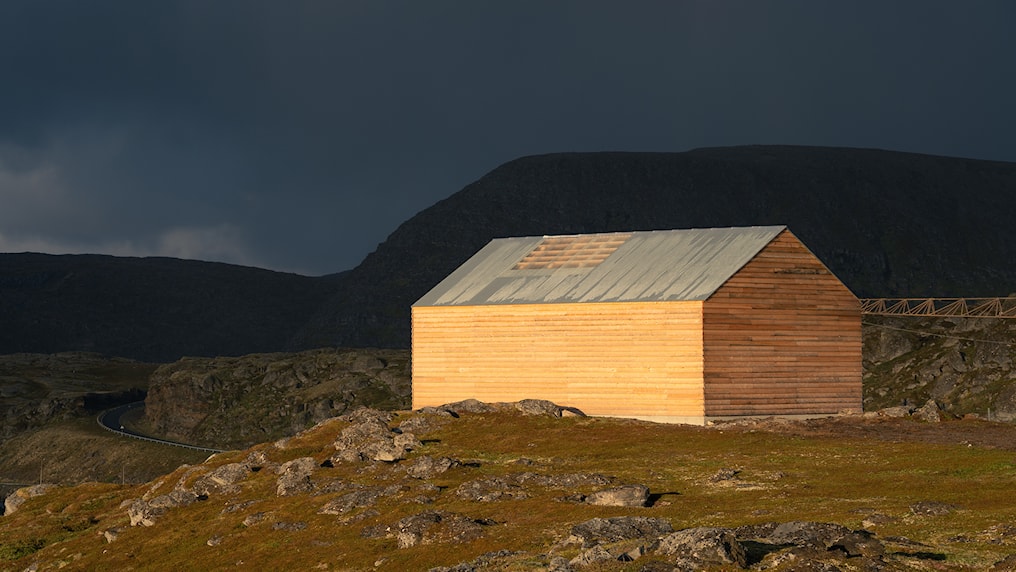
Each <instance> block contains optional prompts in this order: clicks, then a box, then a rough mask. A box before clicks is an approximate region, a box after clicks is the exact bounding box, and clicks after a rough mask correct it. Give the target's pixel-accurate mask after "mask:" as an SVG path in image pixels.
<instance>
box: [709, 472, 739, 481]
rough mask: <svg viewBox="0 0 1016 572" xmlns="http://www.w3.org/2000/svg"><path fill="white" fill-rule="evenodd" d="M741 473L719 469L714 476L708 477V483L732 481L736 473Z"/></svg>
mask: <svg viewBox="0 0 1016 572" xmlns="http://www.w3.org/2000/svg"><path fill="white" fill-rule="evenodd" d="M740 472H741V471H740V470H738V469H720V470H719V471H717V472H716V474H715V475H713V476H711V477H709V482H711V483H719V482H722V481H732V480H734V479H736V478H737V475H738V473H740Z"/></svg>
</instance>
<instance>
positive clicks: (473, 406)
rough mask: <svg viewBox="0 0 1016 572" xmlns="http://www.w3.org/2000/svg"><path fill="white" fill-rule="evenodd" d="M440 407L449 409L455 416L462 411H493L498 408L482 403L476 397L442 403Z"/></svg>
mask: <svg viewBox="0 0 1016 572" xmlns="http://www.w3.org/2000/svg"><path fill="white" fill-rule="evenodd" d="M440 409H444V410H445V411H449V412H451V413H453V414H455V415H456V416H457V415H459V414H462V413H493V412H495V411H497V410H498V408H497V407H495V406H494V405H490V404H488V403H484V402H482V401H480V400H478V399H466V400H464V401H456V402H455V403H448V404H445V405H442V406H441V407H440Z"/></svg>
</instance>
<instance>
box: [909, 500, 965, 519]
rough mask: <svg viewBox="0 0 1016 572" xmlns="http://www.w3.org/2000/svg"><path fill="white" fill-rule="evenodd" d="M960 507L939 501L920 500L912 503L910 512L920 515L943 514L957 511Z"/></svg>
mask: <svg viewBox="0 0 1016 572" xmlns="http://www.w3.org/2000/svg"><path fill="white" fill-rule="evenodd" d="M958 508H959V507H958V506H956V505H954V504H949V503H944V502H938V501H919V502H915V503H914V504H912V505H910V512H912V513H914V514H916V515H918V516H942V515H946V514H949V513H950V512H953V511H955V510H956V509H958Z"/></svg>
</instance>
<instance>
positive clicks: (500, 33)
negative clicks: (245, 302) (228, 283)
mask: <svg viewBox="0 0 1016 572" xmlns="http://www.w3.org/2000/svg"><path fill="white" fill-rule="evenodd" d="M1014 25H1016V5H1014V4H1012V3H1011V2H1008V1H998V2H988V1H985V2H976V3H964V4H959V3H955V2H945V1H920V2H918V1H912V2H906V1H903V2H879V1H862V2H841V3H829V2H812V1H796V2H792V1H785V2H756V1H740V2H724V1H719V2H706V1H694V2H667V3H665V2H624V3H622V2H599V1H573V2H565V1H562V2H544V1H532V2H519V1H513V2H502V3H489V2H444V1H428V2H413V1H404V2H385V1H375V0H370V1H351V2H323V1H321V2H311V1H286V2H253V1H216V2H208V1H204V0H202V1H193V2H187V1H165V2H136V1H133V0H123V1H90V2H80V1H76V0H68V1H58V0H52V1H48V0H42V1H40V0H25V1H21V0H13V1H12V0H9V1H7V2H3V3H0V74H2V76H0V86H2V88H0V251H5V252H16V251H26V250H27V251H37V252H53V253H63V252H72V253H76V252H99V253H109V254H117V255H126V256H149V255H162V256H177V257H182V258H195V259H201V260H218V261H224V262H231V263H238V264H246V265H252V266H261V267H265V268H272V269H277V270H286V271H294V272H300V273H304V274H311V275H318V274H326V273H331V272H337V271H340V270H344V269H347V268H350V267H352V266H355V265H356V264H357V263H358V262H359V260H361V259H362V258H363V256H364V255H366V254H367V253H368V252H370V251H371V250H372V249H373V248H374V247H375V246H376V245H377V244H378V243H379V242H380V241H382V240H383V239H384V238H385V237H386V236H387V235H388V234H389V233H391V232H392V231H393V230H394V229H395V228H396V226H397V225H398V224H399V223H400V222H402V221H403V220H405V219H407V218H409V217H410V216H412V215H413V214H415V213H416V212H418V211H419V210H421V209H424V208H426V207H427V206H429V205H431V204H433V203H434V202H436V201H438V200H440V199H442V198H444V197H446V196H448V195H450V194H451V193H453V192H455V191H457V190H458V189H460V188H461V187H462V186H464V185H466V184H468V183H469V182H471V181H473V180H475V179H477V178H479V177H480V176H482V175H483V174H484V173H485V172H487V171H489V170H490V169H492V168H494V167H496V166H497V165H498V164H500V163H503V162H506V161H508V160H511V159H514V158H517V157H519V156H523V155H531V154H538V153H547V152H557V151H600V150H632V151H684V150H687V149H691V148H696V147H707V146H720V145H744V144H797V145H830V146H850V147H874V148H882V149H893V150H900V151H910V152H918V153H930V154H938V155H953V156H962V157H972V158H981V159H992V160H1002V161H1014V160H1016V138H1014V137H1013V135H1012V134H1013V133H1014V132H1016V111H1014V106H1013V104H1012V102H1013V101H1016V74H1013V73H1012V70H1013V69H1016V35H1014V34H1012V33H1011V30H1012V28H1013V26H1014Z"/></svg>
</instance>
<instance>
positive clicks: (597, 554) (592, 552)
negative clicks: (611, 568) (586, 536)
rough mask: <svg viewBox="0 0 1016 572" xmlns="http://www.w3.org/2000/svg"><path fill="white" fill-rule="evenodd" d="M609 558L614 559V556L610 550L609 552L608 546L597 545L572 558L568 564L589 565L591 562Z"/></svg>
mask: <svg viewBox="0 0 1016 572" xmlns="http://www.w3.org/2000/svg"><path fill="white" fill-rule="evenodd" d="M609 560H614V557H613V556H611V554H610V552H607V549H606V548H604V547H602V546H600V545H596V546H594V547H592V548H590V549H589V550H585V551H583V552H582V553H581V554H579V555H578V556H576V557H575V558H572V559H571V560H570V561H569V562H568V564H569V565H570V566H589V565H590V564H594V563H596V562H603V561H609Z"/></svg>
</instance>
